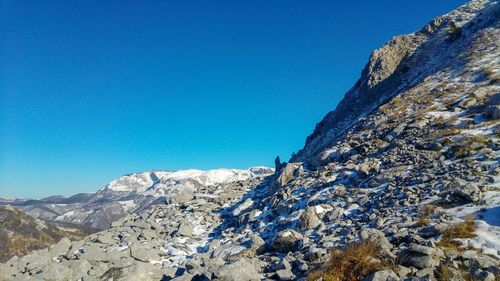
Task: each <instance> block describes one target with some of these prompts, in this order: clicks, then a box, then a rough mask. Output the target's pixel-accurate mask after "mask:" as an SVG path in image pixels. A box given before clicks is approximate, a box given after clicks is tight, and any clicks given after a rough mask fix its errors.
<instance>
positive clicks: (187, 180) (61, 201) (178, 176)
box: [0, 167, 274, 229]
mask: <svg viewBox="0 0 500 281" xmlns="http://www.w3.org/2000/svg"><path fill="white" fill-rule="evenodd" d="M273 172H274V170H273V169H271V168H266V167H252V168H249V169H247V170H238V169H215V170H208V171H202V170H194V169H191V170H178V171H149V172H143V173H133V174H128V175H124V176H122V177H120V178H118V179H116V180H114V181H112V182H110V183H109V184H107V185H106V186H105V187H104V188H102V189H100V190H98V191H97V192H95V193H80V194H76V195H74V196H71V197H67V198H66V197H64V196H50V197H47V198H43V199H0V204H2V205H11V206H15V207H16V208H18V209H20V210H22V211H24V212H25V213H27V214H29V215H31V216H33V217H35V218H38V219H42V220H45V221H49V222H64V223H71V224H76V225H84V226H88V227H92V228H98V229H104V228H106V227H109V226H110V225H111V223H112V222H114V221H116V220H118V219H120V218H123V217H125V216H126V215H128V214H131V213H133V212H138V211H141V210H143V209H146V208H148V207H149V206H151V205H152V204H158V203H160V204H163V203H165V201H166V200H176V199H175V198H176V197H179V196H188V197H189V196H191V197H192V196H193V194H192V193H193V192H194V190H196V188H198V187H200V186H211V185H218V184H226V183H229V182H236V181H242V180H247V179H252V178H256V177H263V176H266V175H270V174H272V173H273Z"/></svg>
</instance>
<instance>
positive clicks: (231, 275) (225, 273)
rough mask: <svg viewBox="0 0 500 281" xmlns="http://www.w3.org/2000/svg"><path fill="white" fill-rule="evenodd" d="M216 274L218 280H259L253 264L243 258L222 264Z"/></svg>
mask: <svg viewBox="0 0 500 281" xmlns="http://www.w3.org/2000/svg"><path fill="white" fill-rule="evenodd" d="M218 275H219V276H218V277H219V278H218V280H221V281H260V275H259V273H258V272H257V270H256V269H255V266H254V265H253V264H251V263H248V262H246V261H244V260H239V261H237V262H235V263H231V264H228V265H224V266H222V267H221V268H220V269H219V272H218Z"/></svg>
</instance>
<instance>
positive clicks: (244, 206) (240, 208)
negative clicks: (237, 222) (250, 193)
mask: <svg viewBox="0 0 500 281" xmlns="http://www.w3.org/2000/svg"><path fill="white" fill-rule="evenodd" d="M252 204H253V200H252V199H251V198H247V199H246V200H245V201H244V202H243V203H241V204H240V205H238V207H236V208H235V209H234V210H233V216H238V215H239V214H240V213H241V212H243V211H244V210H246V209H248V208H249V207H250V206H252Z"/></svg>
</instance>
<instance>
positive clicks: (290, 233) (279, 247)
mask: <svg viewBox="0 0 500 281" xmlns="http://www.w3.org/2000/svg"><path fill="white" fill-rule="evenodd" d="M303 243H304V237H303V236H302V234H300V233H298V232H297V231H295V230H291V229H286V230H283V231H281V232H279V233H278V234H276V236H275V237H274V238H273V240H272V243H271V247H273V249H275V250H276V251H278V252H282V253H288V252H293V251H298V250H300V249H301V248H302V245H303Z"/></svg>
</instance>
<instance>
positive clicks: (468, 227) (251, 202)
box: [0, 0, 500, 281]
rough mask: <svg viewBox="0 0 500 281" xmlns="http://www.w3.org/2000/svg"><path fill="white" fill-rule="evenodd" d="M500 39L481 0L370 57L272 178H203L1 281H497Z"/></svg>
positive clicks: (12, 268) (494, 16) (495, 12)
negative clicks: (187, 192)
mask: <svg viewBox="0 0 500 281" xmlns="http://www.w3.org/2000/svg"><path fill="white" fill-rule="evenodd" d="M499 45H500V4H499V3H497V2H496V1H484V0H473V1H471V2H469V3H468V4H466V5H464V6H463V7H460V8H459V9H457V10H456V11H453V12H451V13H450V14H447V15H444V16H442V17H439V18H437V19H435V20H433V21H432V22H431V23H430V24H429V25H428V26H426V27H425V28H424V29H423V30H421V31H419V32H416V33H414V34H410V35H405V36H400V37H396V38H395V39H393V40H391V41H390V42H388V43H387V44H386V45H384V46H383V47H382V48H380V49H379V50H377V51H375V52H374V53H373V55H372V56H371V58H370V62H369V63H368V65H367V67H366V68H365V69H364V71H363V73H362V77H361V79H360V80H359V82H357V83H356V85H355V86H354V87H353V89H352V90H350V91H349V92H348V93H347V94H346V97H345V99H344V100H343V101H342V102H341V103H340V104H339V106H338V107H337V109H336V110H335V111H333V112H331V113H329V114H327V116H326V117H325V118H324V119H323V120H322V121H321V122H320V123H319V124H318V125H317V127H316V129H315V131H314V133H313V134H312V135H311V136H310V137H309V138H308V140H307V142H306V145H305V147H304V148H303V149H302V150H301V151H299V153H298V154H297V155H296V156H295V157H294V158H293V159H291V161H290V162H289V163H284V164H283V165H278V167H277V168H278V169H277V171H276V173H275V174H274V175H272V176H268V177H266V178H258V177H255V178H250V179H245V180H241V181H235V182H229V183H221V184H218V185H210V186H204V185H196V186H194V187H193V191H192V196H180V197H177V200H174V201H172V200H170V201H169V202H168V204H158V205H154V206H151V207H150V208H147V209H144V210H142V211H140V212H137V213H135V214H132V215H130V216H127V217H125V218H123V219H121V220H119V221H116V222H115V223H113V226H112V227H111V228H109V229H107V230H105V231H102V232H99V233H96V234H93V235H91V236H89V237H86V238H85V239H83V240H82V241H79V242H73V243H63V244H61V245H59V246H58V248H59V249H61V250H58V251H52V250H45V251H40V252H37V253H33V254H31V255H28V256H25V257H23V258H20V259H18V260H15V261H9V262H8V263H6V264H3V265H0V272H1V274H3V275H0V276H2V277H3V278H4V279H7V280H10V279H15V278H21V279H22V278H27V277H28V276H30V277H32V278H40V279H42V278H45V279H50V280H66V279H67V278H68V276H71V279H80V278H83V280H86V279H90V280H93V279H105V280H107V279H111V278H112V279H113V280H116V279H120V280H160V279H164V280H255V281H258V280H305V279H306V278H307V279H309V280H387V281H388V280H391V281H395V280H415V281H416V280H499V278H500V277H499V276H500V268H499V265H500V262H499V261H500V259H499V258H500V221H499V219H498V218H499V217H500V69H499V68H500V67H499V65H500V61H499V60H500V50H499V47H500V46H499ZM120 189H121V188H120ZM179 194H182V192H181V193H179ZM65 278H66V279H65ZM364 278H366V279H364ZM0 279H1V278H0Z"/></svg>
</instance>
